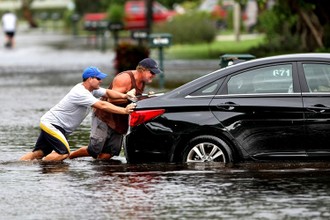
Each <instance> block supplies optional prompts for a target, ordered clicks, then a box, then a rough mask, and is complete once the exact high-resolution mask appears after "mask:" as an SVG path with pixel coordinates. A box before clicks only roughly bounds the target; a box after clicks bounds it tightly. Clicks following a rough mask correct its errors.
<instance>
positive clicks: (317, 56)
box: [169, 53, 330, 95]
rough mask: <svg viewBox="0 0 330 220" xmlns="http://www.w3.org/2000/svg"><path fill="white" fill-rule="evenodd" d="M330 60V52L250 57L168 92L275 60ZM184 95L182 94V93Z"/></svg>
mask: <svg viewBox="0 0 330 220" xmlns="http://www.w3.org/2000/svg"><path fill="white" fill-rule="evenodd" d="M306 60H309V61H330V53H296V54H286V55H276V56H270V57H264V58H257V59H252V60H248V61H244V62H240V63H237V64H234V65H231V66H227V67H224V68H220V69H218V70H215V71H213V72H211V73H208V74H206V75H204V76H202V77H199V78H197V79H195V80H193V81H191V82H188V83H186V84H184V85H182V86H180V87H179V88H177V89H174V90H172V91H171V92H169V93H172V94H173V95H174V93H178V92H179V93H182V92H183V91H181V90H185V91H187V92H189V91H190V89H189V88H192V89H193V88H196V85H197V84H200V83H203V82H207V81H212V80H214V78H215V77H219V76H221V75H223V76H225V75H227V74H230V73H232V72H236V71H241V70H244V69H246V68H251V67H254V66H259V65H263V64H267V63H277V62H294V61H306ZM182 95H184V94H182Z"/></svg>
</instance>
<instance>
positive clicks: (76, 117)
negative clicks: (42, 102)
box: [41, 83, 106, 134]
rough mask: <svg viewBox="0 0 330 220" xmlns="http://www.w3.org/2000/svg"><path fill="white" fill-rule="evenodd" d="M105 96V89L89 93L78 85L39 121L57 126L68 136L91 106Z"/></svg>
mask: <svg viewBox="0 0 330 220" xmlns="http://www.w3.org/2000/svg"><path fill="white" fill-rule="evenodd" d="M105 94H106V89H104V88H99V89H97V90H94V91H93V92H90V91H88V90H87V89H86V88H85V87H84V86H83V85H82V83H79V84H77V85H75V86H74V87H73V88H72V89H71V91H70V92H69V93H68V94H67V95H66V96H65V97H64V98H63V99H62V100H61V101H60V102H59V103H58V104H56V105H55V106H54V107H53V108H51V109H50V110H49V111H48V112H46V114H44V115H43V116H42V117H41V121H42V122H48V123H51V124H54V125H58V126H60V127H61V128H63V129H64V130H65V132H67V133H68V134H70V133H72V132H73V131H74V130H76V128H77V127H78V126H79V125H80V124H81V122H82V121H83V120H84V119H85V117H86V116H87V115H88V113H89V112H90V110H91V106H92V105H94V104H95V103H96V102H97V101H99V99H98V98H99V97H101V96H103V95H105Z"/></svg>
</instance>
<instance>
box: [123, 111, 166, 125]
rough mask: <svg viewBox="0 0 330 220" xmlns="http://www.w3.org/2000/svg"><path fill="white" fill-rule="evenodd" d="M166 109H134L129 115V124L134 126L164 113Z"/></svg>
mask: <svg viewBox="0 0 330 220" xmlns="http://www.w3.org/2000/svg"><path fill="white" fill-rule="evenodd" d="M164 112H165V109H155V110H143V111H134V112H132V113H131V114H130V115H129V126H131V127H134V126H137V125H139V124H142V123H144V122H146V121H149V120H151V119H153V118H156V117H157V116H159V115H161V114H163V113H164Z"/></svg>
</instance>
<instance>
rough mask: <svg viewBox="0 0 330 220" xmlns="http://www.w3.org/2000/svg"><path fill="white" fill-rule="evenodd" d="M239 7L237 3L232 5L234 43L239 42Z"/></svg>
mask: <svg viewBox="0 0 330 220" xmlns="http://www.w3.org/2000/svg"><path fill="white" fill-rule="evenodd" d="M241 17H242V16H241V5H240V4H239V3H238V2H235V3H234V32H235V39H236V41H237V42H238V41H240V34H241Z"/></svg>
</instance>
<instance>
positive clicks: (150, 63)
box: [139, 58, 162, 74]
mask: <svg viewBox="0 0 330 220" xmlns="http://www.w3.org/2000/svg"><path fill="white" fill-rule="evenodd" d="M139 65H140V66H143V67H144V68H147V69H148V70H150V72H152V73H153V74H159V73H161V72H162V71H161V70H160V69H159V67H158V65H157V62H156V61H155V60H153V59H151V58H145V59H143V60H141V61H140V62H139Z"/></svg>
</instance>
